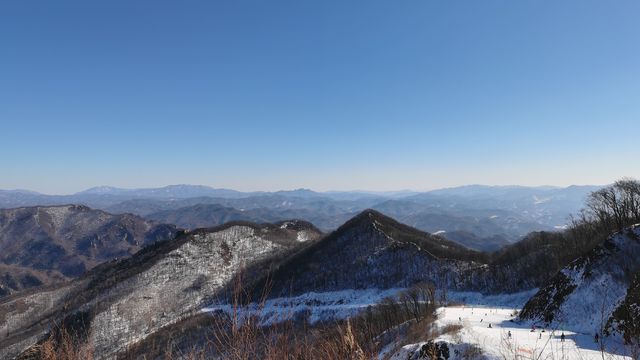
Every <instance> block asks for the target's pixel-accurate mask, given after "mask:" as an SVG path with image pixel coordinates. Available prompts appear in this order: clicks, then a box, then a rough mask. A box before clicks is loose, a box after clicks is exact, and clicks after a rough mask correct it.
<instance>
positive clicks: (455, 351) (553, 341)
mask: <svg viewBox="0 0 640 360" xmlns="http://www.w3.org/2000/svg"><path fill="white" fill-rule="evenodd" d="M514 311H515V309H513V308H501V307H469V306H460V307H447V308H440V309H439V310H438V316H439V319H438V321H437V324H438V326H439V327H444V326H447V325H460V326H462V329H461V330H460V331H459V332H457V333H455V334H451V335H443V336H441V337H439V338H437V339H435V342H436V343H445V344H447V346H448V349H449V354H450V357H449V360H456V359H468V358H481V359H496V360H497V359H567V360H572V359H575V360H589V359H593V360H595V359H603V358H606V359H612V360H613V359H620V360H622V359H631V357H629V356H628V354H626V353H625V348H624V347H623V346H621V344H608V345H609V346H608V347H607V349H610V350H608V351H609V352H607V351H605V353H604V354H603V353H602V352H600V350H599V346H598V344H596V343H595V342H594V340H593V338H592V337H591V336H589V335H584V334H578V333H575V332H572V331H569V330H566V329H564V328H557V329H549V328H548V329H545V331H544V332H542V329H536V330H535V331H533V332H532V331H531V325H530V324H529V323H525V324H518V323H516V322H513V321H512V320H516V318H515V312H514ZM488 324H491V326H492V327H491V328H489V325H488ZM509 333H511V336H509ZM562 334H564V335H565V341H562V339H561V335H562ZM425 344H426V343H419V344H411V345H406V346H404V347H403V348H402V349H401V350H399V351H398V352H397V353H395V354H394V355H393V356H392V357H391V359H392V360H396V359H398V360H399V359H403V360H404V359H417V357H416V354H418V353H419V351H420V349H421V348H422V347H423V346H424V345H425ZM471 346H475V347H477V349H479V350H481V355H480V354H479V356H475V357H474V356H471V355H472V354H474V352H473V351H471V350H470V349H472V347H471Z"/></svg>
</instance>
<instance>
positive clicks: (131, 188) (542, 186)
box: [0, 177, 628, 196]
mask: <svg viewBox="0 0 640 360" xmlns="http://www.w3.org/2000/svg"><path fill="white" fill-rule="evenodd" d="M625 178H628V177H625ZM617 180H619V179H617ZM611 183H613V181H612V182H611ZM607 184H610V183H607ZM607 184H569V185H549V184H545V185H521V184H498V185H496V184H478V183H474V184H462V185H454V186H443V187H436V188H431V189H388V190H377V189H345V190H336V189H328V190H318V189H314V188H309V187H297V188H289V189H285V188H282V189H259V190H255V189H248V190H241V189H235V188H232V187H220V186H211V185H205V184H167V185H159V186H141V187H127V186H112V185H96V186H89V187H86V188H82V189H79V190H76V191H72V192H67V193H54V192H45V191H39V190H35V189H28V188H0V190H5V191H27V192H36V193H39V194H42V195H56V196H65V195H74V194H78V193H81V192H84V191H89V190H96V189H100V188H113V189H117V190H126V191H135V190H143V189H162V188H166V187H172V186H196V187H197V186H203V187H208V188H211V189H216V190H233V191H238V192H243V193H252V192H265V193H271V192H279V191H297V190H309V191H313V192H317V193H342V192H344V193H358V192H362V193H369V194H376V193H379V194H385V193H389V194H392V193H405V192H406V193H412V192H416V193H420V192H429V191H435V190H443V189H453V188H462V187H473V186H478V187H514V188H515V187H524V188H559V189H561V188H567V187H571V186H596V187H598V186H605V185H607Z"/></svg>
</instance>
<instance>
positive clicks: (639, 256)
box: [520, 225, 640, 333]
mask: <svg viewBox="0 0 640 360" xmlns="http://www.w3.org/2000/svg"><path fill="white" fill-rule="evenodd" d="M638 271H640V225H636V226H633V227H630V228H627V229H626V230H624V231H622V232H618V233H616V234H614V235H612V236H610V237H609V238H608V239H607V240H606V241H605V242H604V243H603V244H601V245H600V246H598V247H596V248H595V249H594V250H593V251H591V252H590V253H589V254H587V255H585V256H583V257H580V258H578V259H577V260H575V261H573V262H572V263H571V264H569V265H567V266H566V267H565V268H563V269H562V270H561V271H560V272H559V273H558V274H557V275H556V276H554V277H553V278H552V279H551V280H550V281H549V283H548V284H547V285H546V286H544V287H542V288H541V289H540V291H539V292H538V293H537V294H536V295H535V296H534V297H533V298H531V299H530V300H529V301H528V302H527V304H526V305H525V307H524V308H523V310H522V313H521V315H520V317H521V318H522V319H525V320H533V321H539V322H540V323H543V324H548V325H550V326H556V325H559V324H562V325H563V326H570V327H572V328H576V329H581V330H582V331H584V332H587V333H596V332H598V333H602V332H603V331H605V329H606V328H607V324H608V323H611V322H614V321H615V322H616V323H617V324H622V321H623V319H625V318H626V316H624V314H622V313H623V312H624V310H620V309H619V307H620V306H621V305H622V304H623V301H625V297H627V296H628V295H629V297H628V298H627V300H628V305H626V306H627V309H629V310H632V309H631V304H632V303H635V304H637V295H635V294H636V291H637V284H635V285H634V286H635V287H632V289H635V290H632V291H629V288H630V286H631V284H632V280H633V276H634V275H635V274H636V273H637V272H638ZM634 306H635V307H634V309H636V310H633V311H635V312H632V313H629V314H628V315H629V317H633V318H636V319H637V317H636V314H637V305H634ZM616 309H618V310H617V311H618V316H617V317H615V318H614V319H613V320H610V319H611V318H612V315H613V314H614V311H616ZM615 329H618V330H621V329H622V328H621V327H620V326H617V327H614V330H615Z"/></svg>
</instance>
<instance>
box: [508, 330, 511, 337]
mask: <svg viewBox="0 0 640 360" xmlns="http://www.w3.org/2000/svg"><path fill="white" fill-rule="evenodd" d="M507 336H508V337H509V339H511V330H509V332H508V333H507Z"/></svg>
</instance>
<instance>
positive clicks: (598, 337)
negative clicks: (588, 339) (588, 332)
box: [593, 333, 600, 344]
mask: <svg viewBox="0 0 640 360" xmlns="http://www.w3.org/2000/svg"><path fill="white" fill-rule="evenodd" d="M593 340H594V342H595V343H596V344H597V343H599V342H600V335H599V334H598V333H596V336H595V337H594V338H593Z"/></svg>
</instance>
